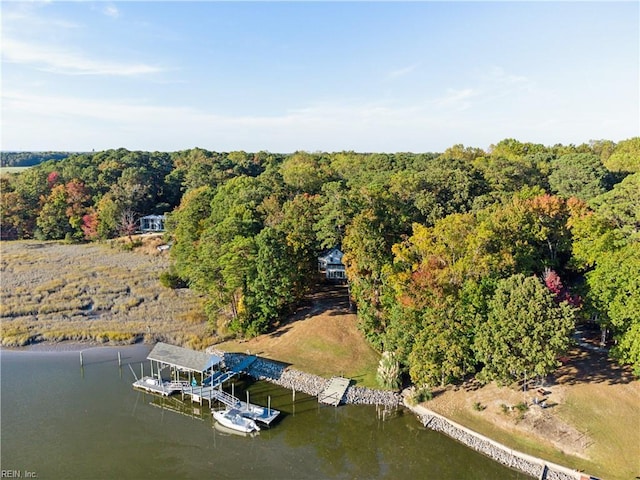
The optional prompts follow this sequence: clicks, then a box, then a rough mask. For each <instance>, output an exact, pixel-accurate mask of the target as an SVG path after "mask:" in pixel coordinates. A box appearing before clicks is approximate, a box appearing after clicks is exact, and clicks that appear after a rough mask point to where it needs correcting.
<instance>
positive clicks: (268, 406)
mask: <svg viewBox="0 0 640 480" xmlns="http://www.w3.org/2000/svg"><path fill="white" fill-rule="evenodd" d="M267 412H269V415H268V416H269V417H270V416H271V395H269V400H268V403H267Z"/></svg>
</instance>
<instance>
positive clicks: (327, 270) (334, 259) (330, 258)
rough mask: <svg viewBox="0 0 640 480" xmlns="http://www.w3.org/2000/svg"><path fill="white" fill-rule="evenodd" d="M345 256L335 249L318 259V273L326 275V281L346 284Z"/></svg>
mask: <svg viewBox="0 0 640 480" xmlns="http://www.w3.org/2000/svg"><path fill="white" fill-rule="evenodd" d="M343 255H344V254H343V253H342V252H341V251H340V249H339V248H337V247H334V248H332V249H331V250H328V251H327V252H325V253H323V254H322V255H320V256H319V257H318V272H320V273H321V274H324V278H325V279H326V280H331V281H339V282H344V281H346V280H347V274H346V272H345V269H344V264H343V263H342V256H343Z"/></svg>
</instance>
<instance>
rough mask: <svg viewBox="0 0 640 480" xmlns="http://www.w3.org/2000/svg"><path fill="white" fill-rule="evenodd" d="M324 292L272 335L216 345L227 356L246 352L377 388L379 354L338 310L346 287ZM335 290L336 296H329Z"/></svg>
mask: <svg viewBox="0 0 640 480" xmlns="http://www.w3.org/2000/svg"><path fill="white" fill-rule="evenodd" d="M340 288H343V287H335V288H334V289H333V290H332V289H331V288H328V289H326V290H325V292H321V293H320V294H319V295H317V296H316V297H315V298H313V300H312V305H311V306H309V308H307V309H306V310H303V312H302V313H300V314H298V315H296V316H294V317H293V319H292V320H291V321H290V322H288V323H285V324H284V325H282V326H280V328H278V329H277V330H276V331H274V332H273V333H270V334H267V335H261V336H259V337H257V338H254V339H251V340H247V341H228V342H224V343H220V344H218V345H216V347H217V348H220V349H222V350H226V351H230V352H247V351H249V352H251V353H254V354H258V355H260V356H263V357H266V358H270V359H272V360H278V361H281V362H285V363H288V364H290V365H292V366H293V367H294V368H297V369H299V370H303V371H305V372H309V373H313V374H316V375H320V376H323V377H327V378H329V377H332V376H336V375H344V376H345V377H348V378H351V379H353V380H355V381H356V383H357V384H358V385H361V386H366V387H375V388H377V387H378V385H377V382H376V379H375V374H376V370H377V368H378V363H379V361H380V355H378V353H377V352H375V351H374V350H373V349H372V348H371V347H370V346H369V345H368V344H367V342H366V341H365V339H364V337H363V336H362V334H361V333H360V331H359V330H358V327H357V317H356V315H354V314H351V313H348V311H347V309H346V308H345V306H344V303H345V299H346V297H345V295H346V289H344V288H343V290H344V291H343V292H340ZM336 290H337V291H338V293H339V295H335V292H336Z"/></svg>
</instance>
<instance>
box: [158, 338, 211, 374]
mask: <svg viewBox="0 0 640 480" xmlns="http://www.w3.org/2000/svg"><path fill="white" fill-rule="evenodd" d="M147 359H149V360H155V361H156V362H160V363H164V364H166V365H170V366H172V367H177V368H180V369H183V370H190V371H192V372H204V371H206V370H209V369H210V368H211V367H213V366H215V365H218V364H219V363H220V362H222V358H220V357H218V356H217V355H211V354H209V353H206V352H197V351H195V350H190V349H188V348H182V347H176V346H175V345H169V344H168V343H162V342H159V343H157V344H156V346H155V347H153V350H151V352H149V355H147Z"/></svg>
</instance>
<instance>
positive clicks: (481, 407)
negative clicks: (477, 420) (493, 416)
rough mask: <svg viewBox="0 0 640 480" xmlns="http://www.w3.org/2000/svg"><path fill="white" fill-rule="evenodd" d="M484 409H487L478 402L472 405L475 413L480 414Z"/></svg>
mask: <svg viewBox="0 0 640 480" xmlns="http://www.w3.org/2000/svg"><path fill="white" fill-rule="evenodd" d="M485 408H487V406H486V405H482V404H481V403H480V402H476V403H474V404H473V409H474V410H475V411H477V412H481V411H483V410H484V409H485Z"/></svg>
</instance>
